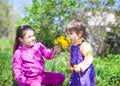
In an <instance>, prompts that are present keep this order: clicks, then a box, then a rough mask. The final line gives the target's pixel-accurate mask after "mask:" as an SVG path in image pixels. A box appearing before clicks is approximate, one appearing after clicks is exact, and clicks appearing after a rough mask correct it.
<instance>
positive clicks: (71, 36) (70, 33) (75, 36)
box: [67, 31, 80, 45]
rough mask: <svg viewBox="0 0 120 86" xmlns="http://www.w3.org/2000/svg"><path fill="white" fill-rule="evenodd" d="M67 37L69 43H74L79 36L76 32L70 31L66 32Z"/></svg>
mask: <svg viewBox="0 0 120 86" xmlns="http://www.w3.org/2000/svg"><path fill="white" fill-rule="evenodd" d="M67 37H69V38H70V40H71V43H72V44H73V45H74V44H75V43H76V42H77V41H78V40H79V38H80V37H79V36H78V34H77V33H76V32H74V31H72V32H67Z"/></svg>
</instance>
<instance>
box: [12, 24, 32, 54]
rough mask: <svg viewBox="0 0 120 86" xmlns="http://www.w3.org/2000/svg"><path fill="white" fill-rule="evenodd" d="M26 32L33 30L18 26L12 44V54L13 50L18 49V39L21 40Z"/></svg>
mask: <svg viewBox="0 0 120 86" xmlns="http://www.w3.org/2000/svg"><path fill="white" fill-rule="evenodd" d="M26 30H33V28H32V27H31V26H29V25H23V26H19V27H18V28H17V30H16V37H15V42H14V46H13V53H14V52H15V50H16V49H17V48H18V45H19V44H20V40H19V37H21V38H23V37H24V36H25V31H26ZM33 31H34V30H33Z"/></svg>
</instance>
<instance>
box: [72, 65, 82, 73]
mask: <svg viewBox="0 0 120 86" xmlns="http://www.w3.org/2000/svg"><path fill="white" fill-rule="evenodd" d="M73 70H74V71H75V72H78V73H79V72H80V71H81V68H80V67H79V65H74V66H73Z"/></svg>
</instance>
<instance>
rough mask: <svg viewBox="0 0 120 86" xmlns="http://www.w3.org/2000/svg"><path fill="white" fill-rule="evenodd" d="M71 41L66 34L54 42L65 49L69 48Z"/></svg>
mask: <svg viewBox="0 0 120 86" xmlns="http://www.w3.org/2000/svg"><path fill="white" fill-rule="evenodd" d="M69 43H70V38H68V37H64V36H60V37H58V38H57V39H55V40H54V44H56V45H57V44H60V45H61V47H62V48H63V49H65V48H67V47H68V46H69Z"/></svg>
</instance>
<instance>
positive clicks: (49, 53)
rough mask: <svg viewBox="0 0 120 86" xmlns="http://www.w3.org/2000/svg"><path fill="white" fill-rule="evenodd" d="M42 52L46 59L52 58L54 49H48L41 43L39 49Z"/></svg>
mask: <svg viewBox="0 0 120 86" xmlns="http://www.w3.org/2000/svg"><path fill="white" fill-rule="evenodd" d="M39 50H40V51H41V53H42V55H43V56H44V57H45V58H46V59H48V60H49V59H52V58H53V57H54V49H53V48H52V49H49V48H47V47H45V46H44V45H43V44H41V45H40V49H39Z"/></svg>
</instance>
